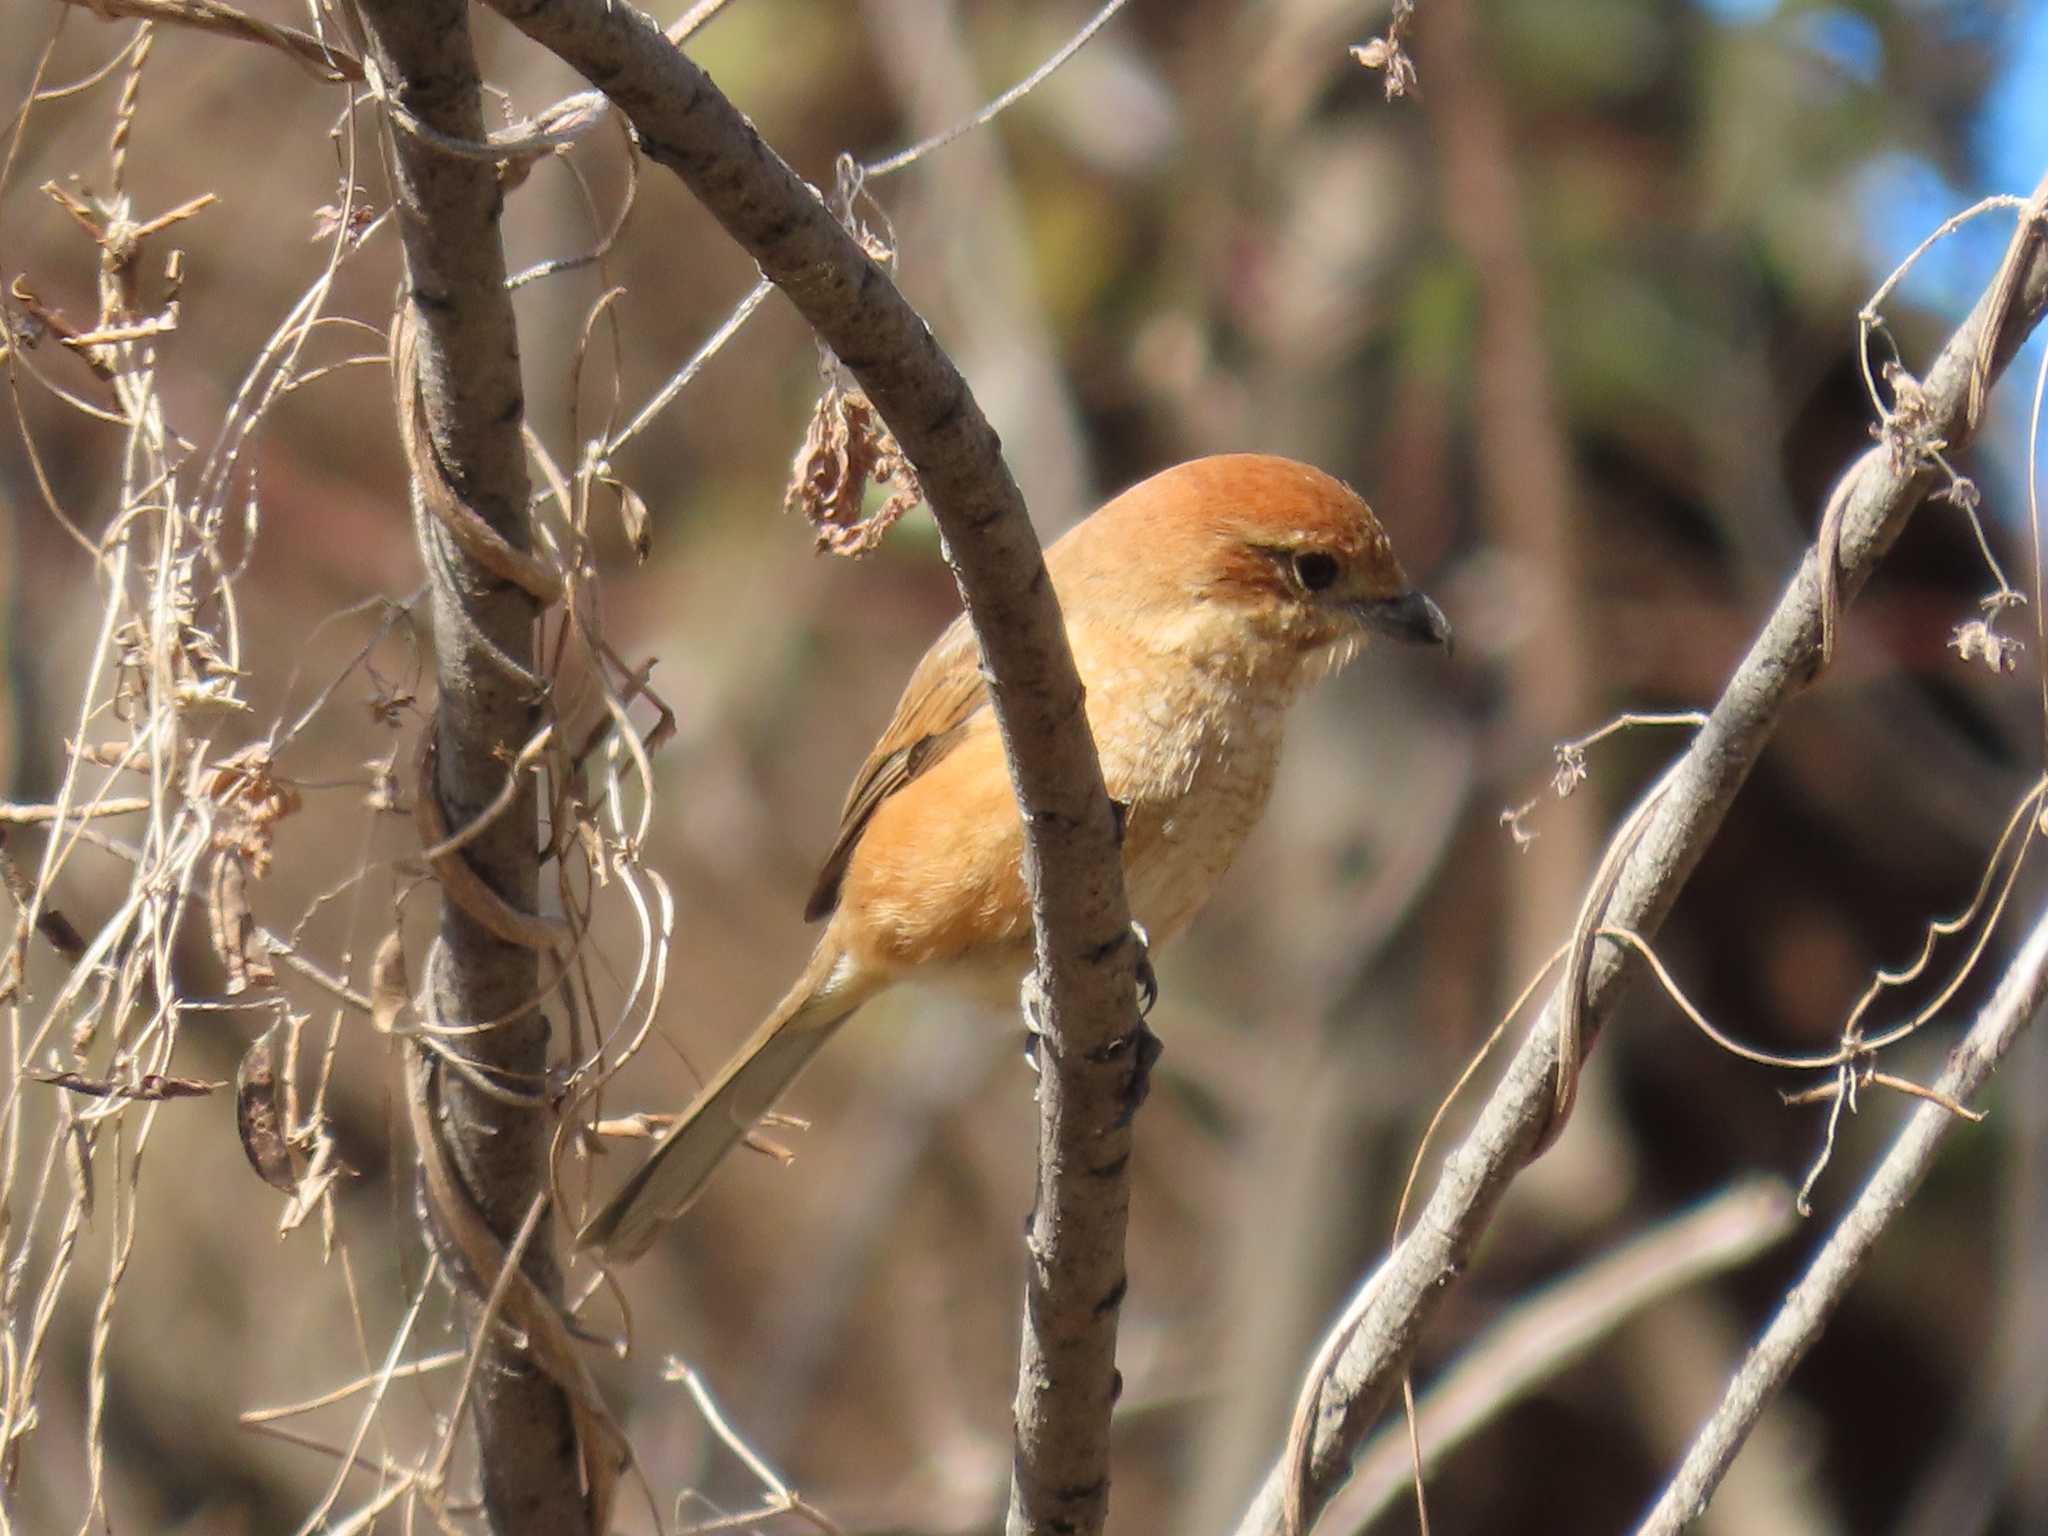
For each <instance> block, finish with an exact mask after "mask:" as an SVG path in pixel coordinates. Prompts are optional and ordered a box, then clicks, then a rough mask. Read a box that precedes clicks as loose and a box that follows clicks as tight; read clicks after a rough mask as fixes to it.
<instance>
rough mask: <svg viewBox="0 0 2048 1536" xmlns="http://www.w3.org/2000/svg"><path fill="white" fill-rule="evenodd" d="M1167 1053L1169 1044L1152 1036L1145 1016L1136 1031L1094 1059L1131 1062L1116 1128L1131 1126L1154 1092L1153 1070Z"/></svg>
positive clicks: (1097, 1054) (1099, 1052)
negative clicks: (1124, 1058) (1122, 1057)
mask: <svg viewBox="0 0 2048 1536" xmlns="http://www.w3.org/2000/svg"><path fill="white" fill-rule="evenodd" d="M1165 1051H1166V1042H1165V1041H1163V1040H1161V1039H1160V1038H1159V1037H1158V1036H1157V1035H1155V1034H1153V1033H1152V1029H1151V1026H1150V1025H1148V1024H1147V1023H1146V1022H1145V1020H1144V1018H1143V1017H1142V1016H1141V1017H1140V1018H1139V1019H1138V1022H1137V1023H1136V1024H1135V1025H1134V1026H1133V1027H1132V1028H1130V1029H1128V1030H1126V1031H1125V1032H1124V1033H1123V1034H1121V1035H1118V1036H1117V1037H1116V1038H1115V1039H1114V1040H1112V1041H1110V1042H1109V1044H1107V1045H1105V1046H1104V1047H1102V1049H1101V1050H1100V1051H1098V1052H1096V1053H1095V1054H1094V1055H1093V1056H1092V1057H1091V1058H1090V1059H1091V1060H1094V1061H1102V1062H1107V1061H1114V1060H1116V1059H1117V1058H1118V1057H1120V1056H1124V1057H1128V1058H1129V1059H1130V1071H1129V1073H1128V1075H1127V1076H1126V1077H1125V1078H1124V1084H1123V1092H1122V1098H1123V1107H1122V1108H1121V1109H1119V1110H1118V1111H1117V1116H1116V1121H1115V1126H1116V1129H1118V1130H1122V1129H1123V1128H1124V1127H1125V1126H1127V1125H1129V1124H1130V1123H1131V1121H1132V1120H1133V1119H1135V1118H1136V1116H1137V1113H1138V1111H1139V1109H1140V1108H1141V1107H1143V1105H1144V1103H1145V1100H1146V1098H1147V1096H1149V1095H1150V1094H1151V1092H1152V1068H1153V1067H1154V1066H1155V1065H1157V1064H1158V1061H1159V1058H1160V1056H1162V1055H1163V1054H1164V1053H1165Z"/></svg>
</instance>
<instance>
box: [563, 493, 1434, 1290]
mask: <svg viewBox="0 0 2048 1536" xmlns="http://www.w3.org/2000/svg"><path fill="white" fill-rule="evenodd" d="M1045 565H1046V569H1047V571H1048V572H1049V573H1050V574H1051V576H1052V583H1053V587H1054V589H1055V591H1056V592H1057V593H1058V595H1059V601H1060V608H1061V610H1062V611H1063V613H1064V614H1065V618H1066V626H1067V641H1068V643H1069V644H1070V645H1071V646H1072V647H1073V651H1074V664H1075V666H1076V668H1077V669H1078V670H1079V672H1080V675H1081V681H1082V683H1083V685H1084V686H1085V687H1086V689H1087V709H1088V725H1089V728H1090V729H1091V730H1092V731H1093V732H1094V735H1095V747H1096V751H1097V752H1098V753H1099V754H1100V756H1101V759H1102V776H1103V779H1104V780H1105V782H1106V783H1107V784H1108V787H1109V793H1110V795H1111V797H1112V798H1113V799H1115V800H1116V801H1117V802H1118V804H1119V805H1120V807H1121V808H1122V811H1123V860H1124V879H1125V882H1126V885H1127V887H1128V890H1129V893H1130V905H1131V913H1132V915H1133V917H1134V918H1135V919H1136V920H1137V922H1138V924H1139V925H1140V926H1141V927H1142V928H1143V930H1144V931H1145V934H1146V935H1147V937H1148V939H1149V941H1150V942H1151V943H1153V944H1155V945H1157V944H1163V943H1165V942H1167V941H1168V940H1170V939H1171V938H1173V937H1174V935H1175V934H1177V933H1179V932H1180V931H1181V929H1182V928H1184V927H1185V926H1187V923H1188V920H1189V919H1190V918H1192V917H1193V916H1194V915H1195V913H1196V912H1197V911H1198V910H1199V909H1200V908H1201V906H1202V903H1203V902H1205V901H1206V900H1207V899H1208V897H1209V893H1210V891H1211V890H1212V889H1213V888H1214V887H1215V884H1216V881H1217V878H1218V877H1219V876H1221V875H1222V873H1223V871H1224V870H1225V869H1226V868H1227V867H1228V866H1229V864H1230V861H1231V859H1232V858H1233V857H1234V856H1235V855H1236V853H1237V850H1238V848H1239V846H1240V845H1241V844H1242V843H1243V842H1244V839H1245V836H1246V834H1248V833H1249V832H1250V831H1251V829H1252V827H1253V826H1254V825H1255V824H1256V823H1257V821H1258V819H1259V814H1260V812H1261V811H1263V810H1264V809H1265V805H1266V798H1267V796H1268V794H1269V793H1270V792H1271V790H1272V787H1273V775H1274V770H1275V768H1276V766H1277V764H1278V760H1279V754H1280V738H1281V728H1282V725H1283V724H1284V722H1285V720H1286V716H1287V708H1288V706H1289V705H1290V704H1292V703H1293V702H1294V700H1295V698H1296V697H1297V696H1298V695H1299V694H1300V693H1301V692H1302V690H1303V689H1304V688H1305V687H1306V686H1307V685H1308V684H1310V683H1312V682H1314V681H1316V680H1317V679H1319V678H1322V677H1324V676H1327V675H1328V674H1329V673H1331V672H1334V671H1335V670H1336V669H1337V668H1338V667H1340V666H1342V665H1343V664H1344V663H1345V662H1346V661H1347V660H1349V659H1350V658H1351V656H1352V655H1353V654H1355V653H1356V652H1357V651H1358V649H1359V648H1360V646H1361V645H1362V644H1363V643H1364V641H1365V640H1366V638H1367V637H1368V636H1370V635H1373V634H1383V635H1391V636H1393V637H1394V638H1396V639H1400V640H1414V641H1426V642H1430V643H1434V644H1442V645H1448V644H1449V642H1450V638H1451V629H1450V625H1449V624H1448V623H1447V622H1446V621H1445V619H1444V616H1443V612H1442V610H1440V609H1439V608H1438V607H1437V606H1436V604H1435V603H1433V602H1431V601H1430V600H1429V599H1428V598H1427V597H1424V596H1423V595H1422V594H1421V593H1420V592H1417V591H1416V590H1414V589H1413V588H1412V587H1410V586H1409V585H1408V579H1407V577H1406V576H1405V575H1403V574H1402V571H1401V566H1400V562H1399V561H1397V560H1396V559H1395V558H1394V551H1393V547H1392V545H1391V544H1389V542H1388V540H1387V536H1386V533H1385V532H1384V531H1383V530H1382V529H1381V527H1380V525H1379V522H1378V520H1377V519H1376V518H1374V516H1373V514H1372V511H1371V509H1370V508H1368V507H1367V506H1366V504H1365V503H1364V502H1363V501H1361V500H1360V499H1359V498H1358V497H1357V495H1356V494H1354V493H1353V492H1352V491H1351V489H1350V488H1349V487H1348V486H1345V485H1343V484H1342V483H1341V482H1339V481H1336V480H1333V479H1331V478H1330V477H1329V476H1328V475H1326V474H1324V473H1322V472H1321V471H1320V470H1316V469H1311V468H1309V467H1308V466H1307V465H1305V464H1297V463H1294V462H1292V461H1290V460H1287V459H1281V458H1274V457H1272V456H1270V455H1266V454H1227V455H1223V456H1220V457H1217V458H1208V459H1196V460H1193V461H1192V462H1190V463H1186V464H1182V465H1179V466H1177V467H1176V468H1173V469H1169V470H1166V471H1164V472H1162V473H1160V474H1157V475H1154V476H1153V477H1152V478H1151V479H1149V480H1147V481H1145V482H1144V483H1142V484H1140V485H1137V486H1134V487H1132V488H1131V489H1130V490H1128V491H1125V492H1124V493H1123V494H1122V495H1121V496H1118V497H1117V498H1116V499H1115V500H1113V501H1111V502H1109V503H1108V504H1107V505H1106V506H1104V507H1103V508H1101V510H1099V511H1097V512H1096V513H1095V514H1094V515H1093V516H1092V517H1089V518H1087V519H1085V520H1084V521H1082V522H1080V523H1078V524H1076V525H1075V526H1074V527H1073V528H1072V529H1071V530H1069V531H1068V533H1067V534H1066V536H1065V537H1063V538H1061V539H1060V540H1059V541H1058V542H1057V543H1055V544H1054V545H1053V546H1052V547H1051V548H1050V549H1048V550H1047V551H1046V554H1045ZM1023 851H1024V834H1023V825H1022V817H1021V816H1020V814H1019V812H1018V809H1017V802H1016V799H1015V796H1014V794H1013V793H1012V790H1011V787H1010V774H1009V768H1008V766H1007V764H1006V763H1005V761H1004V758H1003V748H1002V741H1001V739H1000V737H999V736H998V734H997V731H996V722H995V715H994V712H993V711H992V710H991V708H990V707H989V694H988V685H987V683H986V682H985V681H984V680H983V678H982V675H981V668H980V657H979V655H978V653H977V650H976V646H975V641H974V632H973V631H972V630H971V629H969V628H968V625H967V621H966V619H965V617H964V616H963V617H961V618H959V619H956V620H955V621H954V622H953V624H952V626H951V627H950V628H948V629H947V630H946V632H945V633H944V634H943V635H941V636H940V637H939V638H938V641H937V642H936V643H935V644H934V645H933V646H932V648H931V649H930V650H929V651H927V652H926V653H925V656H924V659H923V660H922V661H921V662H919V663H918V666H917V670H916V671H915V672H913V673H911V675H910V683H909V685H908V686H907V687H906V688H905V689H904V691H903V698H902V700H901V702H899V703H898V704H897V706H896V715H895V718H894V719H892V720H891V721H890V722H889V727H888V729H887V730H885V731H884V732H883V733H882V739H881V740H880V741H879V742H877V743H876V744H875V749H874V751H872V752H871V753H869V754H868V760H867V762H866V763H864V764H863V765H862V767H861V770H860V773H859V774H858V776H856V777H855V779H854V781H853V789H852V791H851V792H850V793H849V794H848V795H847V797H846V807H845V809H844V810H843V811H842V812H841V813H840V820H839V836H838V838H837V840H836V841H835V842H834V843H833V845H832V851H831V852H830V853H829V854H828V855H827V856H826V858H825V867H824V870H823V872H822V873H820V875H819V876H818V883H817V887H816V889H815V890H813V891H812V893H811V899H810V904H809V905H808V906H807V907H806V908H805V911H804V915H805V917H806V918H807V919H811V920H816V919H818V918H822V917H829V918H830V921H829V922H827V923H826V925H825V932H824V934H823V936H822V937H820V939H819V940H818V947H817V949H816V951H815V952H814V953H813V954H812V956H811V959H810V963H809V964H808V965H807V966H805V968H804V972H803V974H802V975H801V976H799V977H798V978H797V982H796V985H795V986H793V987H791V988H790V989H789V993H788V995H787V996H785V997H784V998H783V1000H782V1001H781V1002H780V1003H778V1004H777V1005H776V1007H775V1010H774V1012H772V1013H770V1014H769V1015H768V1017H767V1019H766V1020H765V1021H764V1022H763V1023H762V1025H761V1027H760V1028H759V1029H757V1030H755V1031H754V1035H753V1038H752V1039H750V1040H748V1042H747V1043H746V1045H745V1046H744V1047H742V1048H741V1050H740V1052H739V1054H738V1055H737V1056H735V1057H733V1059H732V1060H731V1061H730V1062H728V1063H727V1064H726V1065H725V1067H724V1068H723V1070H721V1071H720V1072H719V1074H718V1075H717V1076H716V1077H714V1078H713V1079H712V1080H711V1081H710V1083H708V1084H707V1085H706V1086H705V1088H704V1090H703V1092H701V1093H699V1094H698V1095H697V1098H696V1100H695V1102H693V1103H692V1104H691V1105H690V1107H689V1108H688V1109H686V1110H685V1111H684V1112H683V1114H682V1116H681V1118H680V1119H679V1120H677V1122H676V1123H675V1124H674V1125H673V1126H672V1127H671V1128H670V1129H669V1130H668V1131H667V1132H666V1133H665V1134H664V1135H663V1136H662V1138H661V1140H660V1141H659V1142H658V1143H657V1144H656V1145H655V1148H654V1154H653V1156H652V1157H650V1158H649V1159H648V1161H647V1163H646V1165H645V1166H644V1167H642V1168H641V1169H640V1170H639V1172H637V1173H635V1174H634V1175H633V1177H632V1178H631V1179H629V1180H628V1181H627V1182H626V1185H625V1187H624V1188H622V1189H621V1190H620V1191H619V1192H618V1194H616V1195H614V1196H613V1197H612V1199H611V1201H610V1202H609V1203H608V1204H607V1205H606V1206H605V1207H604V1209H603V1210H601V1211H599V1212H598V1213H597V1215H596V1216H595V1217H594V1218H593V1219H592V1220H591V1222H590V1223H589V1225H588V1226H586V1227H585V1228H584V1229H583V1230H582V1232H581V1233H579V1234H578V1236H577V1246H578V1247H582V1248H591V1247H595V1248H601V1249H602V1250H603V1251H604V1252H605V1254H606V1256H607V1257H608V1258H610V1259H612V1260H613V1261H616V1262H623V1261H625V1260H627V1259H632V1258H636V1257H638V1256H639V1255H640V1254H641V1253H643V1252H645V1251H646V1249H647V1246H648V1244H649V1243H651V1242H652V1241H653V1239H654V1235H655V1232H656V1230H657V1229H658V1228H659V1227H660V1225H661V1224H662V1223H663V1222H665V1221H668V1220H670V1219H671V1218H673V1217H675V1216H677V1215H680V1214H681V1213H682V1211H683V1209H684V1207H686V1206H687V1205H688V1204H689V1203H690V1202H691V1201H692V1200H693V1199H695V1198H696V1196H697V1194H698V1192H699V1191H701V1190H702V1189H703V1187H704V1184H705V1182H706V1180H708V1179H709V1178H710V1176H711V1173H712V1170H713V1169H715V1168H716V1167H717V1166H718V1164H719V1162H720V1161H721V1160H722V1159H723V1158H724V1157H725V1155H726V1153H728V1152H729V1151H731V1150H732V1148H733V1147H734V1146H735V1145H736V1144H737V1143H738V1142H739V1141H740V1140H741V1139H742V1138H743V1137H744V1136H745V1135H746V1133H747V1132H748V1130H749V1129H751V1128H752V1126H753V1125H754V1123H755V1122H756V1121H758V1120H759V1119H760V1118H761V1117H762V1116H763V1115H765V1114H766V1113H767V1112H768V1110H769V1109H770V1107H771V1106H772V1105H773V1104H774V1103H775V1101H776V1099H777V1098H778V1097H780V1096H781V1094H782V1091H783V1089H785V1088H786V1087H788V1086H789V1084H790V1082H791V1080H792V1079H794V1078H795V1076H796V1075H797V1073H798V1072H799V1071H800V1070H801V1069H802V1068H803V1066H804V1064H805V1063H806V1062H808V1061H809V1060H810V1058H811V1056H812V1054H813V1053H814V1052H816V1051H817V1049H818V1048H819V1047H820V1046H821V1045H823V1044H824V1043H825V1041H826V1040H827V1039H828V1038H830V1036H831V1034H832V1032H833V1031H834V1030H835V1029H837V1028H838V1027H839V1026H840V1025H841V1024H843V1023H845V1022H846V1020H847V1018H848V1017H849V1016H850V1015H851V1014H852V1013H853V1012H854V1010H855V1009H857V1008H859V1007H860V1005H861V1004H862V1003H865V1002H866V1001H868V999H870V998H872V997H873V996H874V995H875V994H876V993H878V992H880V991H882V990H883V989H884V988H885V987H889V986H893V985H894V984H896V983H897V982H900V981H908V980H912V979H916V980H919V981H930V982H937V983H939V984H941V985H944V986H948V987H950V988H952V989H954V990H956V991H963V992H965V993H967V994H969V995H970V996H973V997H975V998H978V999H983V1000H987V1001H990V1002H993V1003H994V1004H995V1005H997V1006H999V1007H1014V1006H1015V1005H1016V1000H1017V993H1018V987H1019V984H1020V983H1021V982H1022V980H1023V977H1024V975H1025V973H1026V972H1027V971H1028V970H1029V969H1030V968H1031V964H1032V949H1031V945H1032V931H1031V904H1030V900H1029V898H1028V896H1027V895H1026V892H1025V887H1024V877H1023V873H1022V868H1021V863H1022V857H1023Z"/></svg>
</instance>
